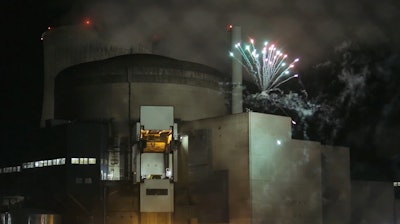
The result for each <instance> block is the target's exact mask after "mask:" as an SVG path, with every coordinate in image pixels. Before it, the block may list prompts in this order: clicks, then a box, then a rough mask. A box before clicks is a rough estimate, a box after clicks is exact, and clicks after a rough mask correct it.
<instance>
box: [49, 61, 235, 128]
mask: <svg viewBox="0 0 400 224" xmlns="http://www.w3.org/2000/svg"><path fill="white" fill-rule="evenodd" d="M225 81H226V78H225V76H224V75H223V74H222V73H220V72H218V71H217V70H215V69H213V68H211V67H208V66H205V65H201V64H197V63H192V62H187V61H180V60H176V59H172V58H167V57H164V56H159V55H152V54H129V55H123V56H117V57H113V58H109V59H105V60H100V61H95V62H88V63H83V64H80V65H76V66H72V67H70V68H67V69H65V70H63V71H62V72H61V73H60V74H59V75H58V76H57V77H56V89H55V118H57V119H68V120H107V119H110V120H113V121H114V122H116V123H120V122H124V123H128V119H131V121H135V120H139V112H140V106H142V105H154V106H157V105H159V106H167V105H168V106H174V114H175V119H180V120H183V121H189V120H196V119H202V118H209V117H216V116H223V115H226V114H227V113H228V111H229V110H228V107H227V105H226V97H225V93H224V91H223V90H222V88H221V86H220V84H221V82H225ZM123 132H124V131H123Z"/></svg>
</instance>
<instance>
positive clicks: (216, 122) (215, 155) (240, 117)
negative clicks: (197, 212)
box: [181, 113, 251, 223]
mask: <svg viewBox="0 0 400 224" xmlns="http://www.w3.org/2000/svg"><path fill="white" fill-rule="evenodd" d="M248 119H249V118H248V114H247V113H242V114H235V115H229V116H225V117H217V118H211V119H204V120H198V121H193V122H188V123H185V124H184V125H183V126H182V127H181V131H182V132H183V133H185V132H186V133H188V134H189V160H190V157H193V156H194V157H196V158H199V156H198V155H196V154H193V153H192V154H191V148H193V147H195V146H193V144H196V142H193V138H195V136H196V135H190V133H193V132H196V130H207V131H208V132H209V135H210V136H209V138H210V139H209V140H208V141H209V142H210V144H211V147H210V149H209V150H210V151H209V153H210V154H209V155H208V160H209V162H210V163H211V164H210V165H211V166H209V167H211V169H213V170H228V180H227V183H226V184H227V185H228V192H227V193H228V205H229V211H228V213H229V223H249V222H250V217H251V210H250V187H249V157H248V155H249V151H248V149H249V140H248V137H249V132H248V131H249V128H248ZM207 147H208V146H203V149H204V150H207ZM189 166H190V164H189ZM190 178H191V177H190V176H189V179H190ZM203 184H204V185H209V184H211V183H203ZM208 206H212V205H208ZM216 209H218V208H216ZM199 222H200V223H201V222H202V220H201V219H200V220H199Z"/></svg>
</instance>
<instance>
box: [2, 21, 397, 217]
mask: <svg viewBox="0 0 400 224" xmlns="http://www.w3.org/2000/svg"><path fill="white" fill-rule="evenodd" d="M82 29H86V28H82V27H81V28H79V29H75V28H74V29H70V28H60V29H56V30H52V31H51V32H50V33H48V34H46V35H45V36H44V38H45V86H44V88H45V93H44V104H43V122H44V123H46V124H47V125H46V126H45V127H43V128H42V129H41V130H40V131H39V133H36V135H34V136H33V138H32V139H33V142H32V146H31V148H29V149H27V153H26V155H25V156H24V158H22V159H23V162H22V163H20V164H8V165H7V166H3V167H1V168H0V183H1V184H0V192H1V195H0V198H1V202H2V205H3V206H2V208H1V209H2V210H1V211H0V215H1V219H0V220H1V221H0V223H1V224H6V223H7V224H10V223H12V224H14V223H28V222H29V223H49V224H50V223H68V224H75V223H76V224H80V223H93V224H101V223H102V224H106V223H107V224H114V223H115V224H117V223H118V224H128V223H129V224H132V223H142V224H145V223H177V224H179V223H182V224H183V223H188V222H190V223H232V224H239V223H240V224H242V223H243V224H244V223H291V224H293V223H299V224H300V223H307V224H312V223H318V224H320V223H321V224H322V223H323V224H326V223H352V222H351V220H354V219H353V218H352V214H351V211H352V209H351V204H352V203H353V204H354V201H352V200H353V199H352V195H355V193H352V190H351V189H352V188H351V181H350V162H349V161H350V160H349V149H348V148H346V147H333V146H326V145H321V144H320V143H318V142H313V141H305V140H298V139H292V136H291V133H292V130H291V128H292V127H291V125H292V123H291V119H290V118H289V117H282V116H276V115H269V114H261V113H254V112H246V113H243V112H242V113H241V112H240V111H238V108H235V113H234V114H231V113H230V111H231V107H230V106H231V102H232V101H233V100H232V98H231V96H230V94H227V91H225V89H224V85H221V84H222V83H226V82H230V81H231V80H230V78H229V76H227V75H225V74H223V73H221V72H219V71H217V70H215V69H213V68H210V67H208V66H205V65H201V64H197V63H193V62H187V61H180V60H176V59H172V58H168V57H164V56H159V55H153V54H143V53H140V54H138V53H136V54H126V53H127V52H126V51H127V49H131V48H129V47H128V48H122V49H123V50H121V51H115V50H114V49H116V48H113V47H112V46H114V44H113V43H107V42H106V41H104V40H103V39H102V38H101V35H100V36H97V34H96V33H97V32H98V31H96V32H95V33H93V32H94V31H90V32H88V31H83V32H84V33H85V34H82V35H84V36H83V39H82V40H80V41H78V42H74V41H73V40H72V39H73V38H72V37H74V35H75V34H76V32H78V33H79V32H81V31H82ZM86 32H88V33H86ZM79 35H81V34H79ZM71 38H72V39H71ZM46 39H47V40H46ZM66 39H67V40H66ZM96 41H97V42H96ZM65 42H67V43H69V44H67V45H64V43H65ZM92 43H101V44H100V45H98V46H103V45H104V46H105V47H94V48H92V47H90V46H92V45H91V44H92ZM109 50H110V51H109ZM138 51H140V50H138ZM64 53H65V54H64ZM117 55H118V56H117ZM114 56H115V57H114ZM236 92H237V89H236ZM237 105H241V104H240V102H238V104H237ZM237 105H236V107H237ZM239 109H240V108H239ZM386 195H390V194H389V193H388V194H386ZM357 198H358V197H357ZM356 200H357V201H358V199H356ZM353 210H354V209H353ZM17 217H19V218H17ZM385 217H387V214H386V215H385ZM392 218H393V217H392ZM35 220H36V221H35ZM37 220H40V221H37Z"/></svg>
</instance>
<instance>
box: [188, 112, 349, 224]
mask: <svg viewBox="0 0 400 224" xmlns="http://www.w3.org/2000/svg"><path fill="white" fill-rule="evenodd" d="M180 130H181V131H182V133H184V134H187V135H188V142H189V144H188V147H187V148H188V158H189V159H188V161H189V168H188V169H189V170H191V168H190V166H191V164H192V165H193V164H195V163H196V164H198V165H199V164H203V167H202V168H201V169H202V170H203V171H204V170H208V171H207V172H204V173H203V174H202V175H211V172H212V170H226V172H227V173H228V181H227V184H228V206H229V223H290V224H293V223H301V224H303V223H304V224H310V223H316V224H321V223H324V224H325V223H349V221H350V199H349V198H350V173H349V167H350V165H349V150H348V148H345V147H330V146H324V145H321V144H320V143H318V142H312V141H303V140H295V139H292V138H291V119H290V118H289V117H282V116H275V115H270V114H261V113H253V112H251V113H241V114H235V115H228V116H224V117H216V118H210V119H203V120H196V121H192V122H187V123H184V124H183V125H182V126H181V129H180ZM185 139H186V137H185ZM199 139H201V140H200V141H199ZM186 144H187V143H186V140H185V145H186ZM205 167H207V168H206V169H205ZM201 169H199V170H201ZM192 170H193V169H192ZM197 173H199V172H197ZM193 177H194V175H191V174H190V172H189V176H188V177H187V179H189V180H190V179H191V178H193ZM197 177H198V176H197ZM202 184H203V185H204V186H205V187H209V186H210V185H212V184H213V183H210V182H209V183H207V182H203V183H202ZM218 184H221V183H218ZM214 187H215V188H217V187H216V186H214ZM207 206H211V207H212V206H213V203H211V204H208V205H207ZM216 209H218V208H216ZM202 221H203V220H201V219H199V222H200V223H201V222H202ZM203 223H207V222H203Z"/></svg>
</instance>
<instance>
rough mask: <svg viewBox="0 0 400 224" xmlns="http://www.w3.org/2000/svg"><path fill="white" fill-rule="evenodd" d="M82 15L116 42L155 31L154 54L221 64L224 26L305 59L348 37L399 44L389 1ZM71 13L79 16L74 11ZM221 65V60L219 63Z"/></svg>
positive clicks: (203, 4)
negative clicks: (274, 43)
mask: <svg viewBox="0 0 400 224" xmlns="http://www.w3.org/2000/svg"><path fill="white" fill-rule="evenodd" d="M80 4H85V5H84V6H81V7H76V8H80V9H82V8H83V9H84V10H81V11H83V12H81V13H82V14H84V15H82V16H88V17H90V18H93V20H94V23H96V24H98V25H99V26H100V27H102V28H103V29H102V30H104V31H107V32H109V33H108V36H109V37H110V38H116V39H118V41H119V42H120V43H124V42H125V43H129V42H132V41H135V40H151V38H152V37H154V36H156V37H157V48H156V49H154V51H155V53H159V54H163V55H166V56H171V57H175V58H178V59H184V60H189V61H194V62H199V63H203V64H207V65H210V66H213V67H216V68H220V69H221V64H223V63H224V62H227V60H228V59H227V58H228V57H227V54H228V53H227V52H228V46H229V42H228V36H227V33H226V32H225V28H226V26H227V24H235V25H239V26H241V27H242V29H243V37H246V36H249V37H250V36H251V37H255V38H256V39H258V40H259V41H263V38H265V39H267V40H269V41H275V42H278V43H279V45H280V46H283V47H284V49H285V51H287V52H290V55H293V56H294V57H298V56H299V57H301V58H302V64H303V65H308V64H310V63H311V62H313V61H314V60H316V59H318V58H319V57H321V56H323V55H324V54H325V52H326V51H327V50H331V49H333V46H334V45H335V44H338V43H341V42H343V41H344V40H347V39H352V40H359V41H362V42H367V43H368V42H370V43H376V42H380V41H382V42H393V43H395V44H399V43H398V42H399V39H400V38H399V37H400V31H398V29H397V27H396V23H393V21H397V20H399V19H400V14H398V13H397V12H398V11H399V9H400V7H399V4H398V3H395V1H391V0H383V1H380V2H376V1H372V0H370V1H364V2H359V1H356V0H339V1H332V2H329V1H327V2H321V1H317V0H312V1H310V0H307V1H306V0H296V1H293V2H291V3H289V2H286V1H277V0H274V1H262V0H252V1H240V0H235V1H227V0H220V1H213V0H205V1H180V0H169V1H162V2H159V1H146V2H145V3H143V2H140V1H133V0H131V1H118V2H114V1H105V0H104V1H100V0H99V1H94V0H93V1H91V2H90V3H87V2H86V3H80ZM70 15H77V13H74V12H71V13H70ZM222 69H223V66H222Z"/></svg>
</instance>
